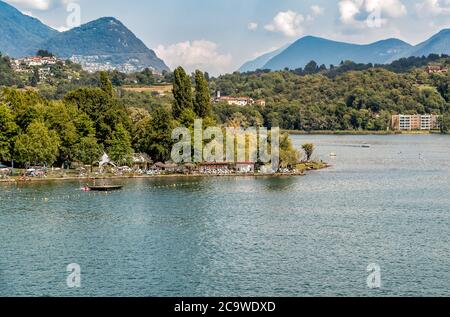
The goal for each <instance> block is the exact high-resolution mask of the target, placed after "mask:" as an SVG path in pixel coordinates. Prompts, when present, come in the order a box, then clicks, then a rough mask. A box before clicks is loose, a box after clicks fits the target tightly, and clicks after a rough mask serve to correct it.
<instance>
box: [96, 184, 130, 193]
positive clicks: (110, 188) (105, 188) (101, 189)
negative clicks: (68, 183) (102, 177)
mask: <svg viewBox="0 0 450 317" xmlns="http://www.w3.org/2000/svg"><path fill="white" fill-rule="evenodd" d="M88 188H89V190H91V191H94V192H109V191H115V190H121V189H122V188H123V186H122V185H108V186H88Z"/></svg>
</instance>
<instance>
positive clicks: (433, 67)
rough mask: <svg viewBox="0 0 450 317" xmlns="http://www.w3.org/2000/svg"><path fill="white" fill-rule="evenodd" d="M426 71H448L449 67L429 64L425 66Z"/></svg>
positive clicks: (435, 72) (436, 72) (431, 72)
mask: <svg viewBox="0 0 450 317" xmlns="http://www.w3.org/2000/svg"><path fill="white" fill-rule="evenodd" d="M425 71H426V72H427V73H428V74H441V73H446V72H447V71H448V69H447V68H445V67H444V66H442V65H428V66H427V67H426V68H425Z"/></svg>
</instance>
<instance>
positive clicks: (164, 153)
mask: <svg viewBox="0 0 450 317" xmlns="http://www.w3.org/2000/svg"><path fill="white" fill-rule="evenodd" d="M151 117H152V118H151V120H150V122H149V123H148V126H147V129H146V135H145V137H144V138H143V139H142V140H141V141H140V144H139V150H140V151H142V152H145V153H147V154H148V155H150V156H151V158H152V159H153V160H155V161H161V162H165V161H166V160H168V159H169V158H170V153H171V149H172V145H173V140H172V129H173V127H174V122H173V121H174V120H173V117H172V114H171V113H170V112H169V111H168V110H167V109H165V108H164V107H161V108H157V109H156V110H155V111H154V112H153V113H152V114H151Z"/></svg>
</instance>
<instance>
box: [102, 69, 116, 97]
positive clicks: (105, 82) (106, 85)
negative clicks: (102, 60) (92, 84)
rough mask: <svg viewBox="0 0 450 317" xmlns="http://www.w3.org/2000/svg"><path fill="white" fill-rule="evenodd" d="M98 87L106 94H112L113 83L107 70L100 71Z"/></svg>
mask: <svg viewBox="0 0 450 317" xmlns="http://www.w3.org/2000/svg"><path fill="white" fill-rule="evenodd" d="M100 89H101V90H103V91H104V92H105V93H106V94H107V95H108V96H110V97H113V96H114V89H113V85H112V82H111V79H110V78H109V75H108V73H107V72H100Z"/></svg>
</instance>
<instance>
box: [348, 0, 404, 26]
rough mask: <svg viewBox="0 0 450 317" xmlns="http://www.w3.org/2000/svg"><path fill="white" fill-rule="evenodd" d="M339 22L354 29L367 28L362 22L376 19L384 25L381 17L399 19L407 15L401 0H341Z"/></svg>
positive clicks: (383, 19) (384, 20) (385, 21)
mask: <svg viewBox="0 0 450 317" xmlns="http://www.w3.org/2000/svg"><path fill="white" fill-rule="evenodd" d="M339 12H340V20H341V22H342V23H344V24H348V25H352V26H355V27H363V26H367V24H366V23H365V21H364V20H366V19H367V18H376V19H378V22H379V23H382V24H385V23H387V20H386V19H385V18H383V17H389V18H399V17H402V16H404V15H406V13H407V9H406V6H405V5H404V4H403V2H402V0H341V1H340V2H339Z"/></svg>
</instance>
